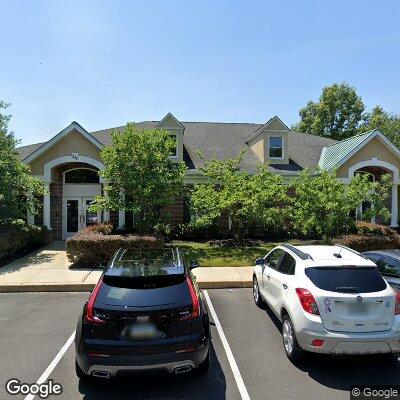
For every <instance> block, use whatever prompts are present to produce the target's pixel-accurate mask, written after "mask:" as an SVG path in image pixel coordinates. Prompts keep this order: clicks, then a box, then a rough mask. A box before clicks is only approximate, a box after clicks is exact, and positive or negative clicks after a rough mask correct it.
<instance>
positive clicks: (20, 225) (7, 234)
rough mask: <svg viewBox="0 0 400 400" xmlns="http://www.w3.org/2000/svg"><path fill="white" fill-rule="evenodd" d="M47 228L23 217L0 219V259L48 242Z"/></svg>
mask: <svg viewBox="0 0 400 400" xmlns="http://www.w3.org/2000/svg"><path fill="white" fill-rule="evenodd" d="M47 240H48V235H47V229H46V228H44V227H41V226H35V225H28V224H27V223H26V222H25V221H23V220H22V219H4V220H0V261H1V260H3V259H6V258H9V257H12V256H13V255H15V254H16V253H18V252H20V251H21V250H23V249H27V248H30V247H32V248H33V247H36V246H40V245H44V244H47Z"/></svg>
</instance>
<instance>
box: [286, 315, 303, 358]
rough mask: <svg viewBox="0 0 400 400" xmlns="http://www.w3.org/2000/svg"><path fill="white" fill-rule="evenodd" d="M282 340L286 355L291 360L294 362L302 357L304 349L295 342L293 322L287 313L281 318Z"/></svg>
mask: <svg viewBox="0 0 400 400" xmlns="http://www.w3.org/2000/svg"><path fill="white" fill-rule="evenodd" d="M282 342H283V349H284V350H285V353H286V356H287V358H288V359H289V360H290V361H291V362H296V361H299V360H300V359H301V358H303V356H304V350H303V349H302V348H301V347H300V345H299V343H298V342H297V339H296V334H295V331H294V327H293V323H292V321H291V320H290V318H289V316H288V315H287V314H285V315H284V316H283V319H282Z"/></svg>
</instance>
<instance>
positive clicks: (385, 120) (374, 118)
mask: <svg viewBox="0 0 400 400" xmlns="http://www.w3.org/2000/svg"><path fill="white" fill-rule="evenodd" d="M374 129H377V130H379V131H380V132H381V133H383V134H384V135H386V136H387V138H388V139H389V140H390V141H391V142H392V143H393V144H394V145H396V146H397V147H398V148H400V115H399V114H390V113H388V112H386V111H385V110H384V109H383V108H382V107H381V106H376V107H374V108H373V109H372V111H371V112H369V113H367V114H366V115H365V117H364V123H363V124H362V126H361V127H360V129H359V131H360V132H367V131H371V130H374Z"/></svg>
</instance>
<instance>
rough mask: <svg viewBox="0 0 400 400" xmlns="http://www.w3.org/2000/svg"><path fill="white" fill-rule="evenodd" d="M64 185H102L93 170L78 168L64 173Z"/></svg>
mask: <svg viewBox="0 0 400 400" xmlns="http://www.w3.org/2000/svg"><path fill="white" fill-rule="evenodd" d="M64 183H100V178H99V174H98V172H97V171H95V170H93V169H87V168H77V169H72V170H70V171H66V172H65V173H64Z"/></svg>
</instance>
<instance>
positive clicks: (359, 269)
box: [253, 245, 400, 361]
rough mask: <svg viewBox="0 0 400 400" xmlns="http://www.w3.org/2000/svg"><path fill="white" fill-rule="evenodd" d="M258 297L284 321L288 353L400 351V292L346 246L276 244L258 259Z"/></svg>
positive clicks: (255, 285)
mask: <svg viewBox="0 0 400 400" xmlns="http://www.w3.org/2000/svg"><path fill="white" fill-rule="evenodd" d="M253 293H254V301H255V303H256V304H257V305H258V306H262V305H263V303H264V302H265V303H267V304H268V305H269V307H270V308H271V310H272V311H273V312H274V313H275V314H276V316H277V317H278V318H279V319H280V320H281V322H282V337H283V345H284V349H285V352H286V354H287V356H288V358H289V359H290V360H292V361H294V360H296V359H298V358H299V357H300V356H301V355H302V354H303V353H304V351H307V352H314V353H326V354H372V353H376V354H381V353H390V354H395V355H396V354H398V353H399V352H400V293H398V292H395V291H394V290H393V288H392V287H391V286H390V285H388V284H387V282H386V281H385V280H384V279H383V278H382V276H381V275H380V273H379V271H378V269H377V267H376V265H375V264H374V263H373V262H372V261H370V260H368V259H366V258H364V257H363V256H361V255H360V254H359V253H357V252H355V251H353V250H351V249H348V248H345V247H342V246H291V245H282V246H278V247H276V248H274V249H273V250H272V251H271V252H270V253H268V254H267V255H266V256H265V257H264V258H260V259H258V260H257V261H256V267H255V271H254V276H253Z"/></svg>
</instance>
